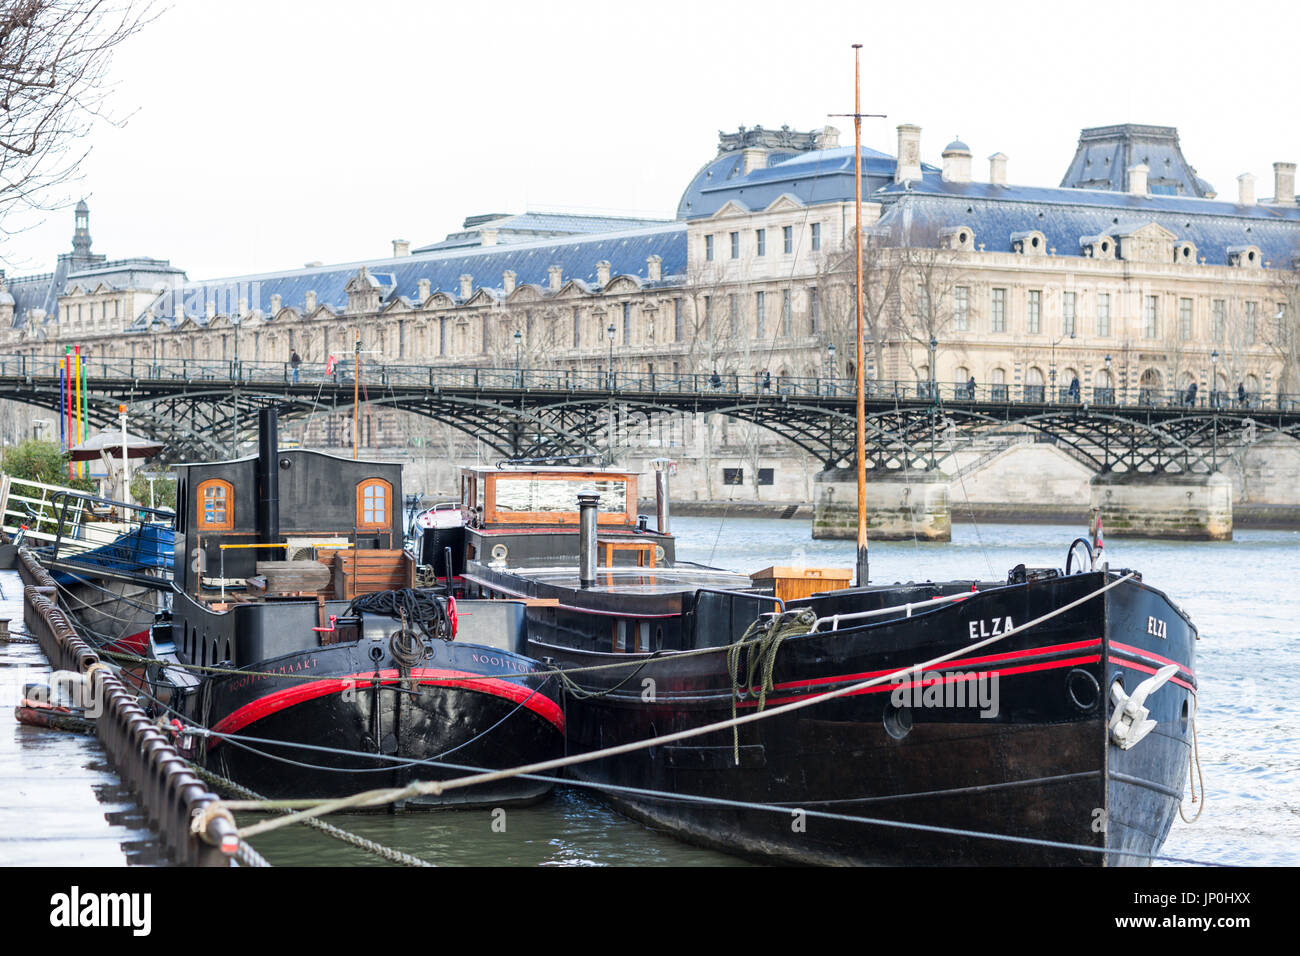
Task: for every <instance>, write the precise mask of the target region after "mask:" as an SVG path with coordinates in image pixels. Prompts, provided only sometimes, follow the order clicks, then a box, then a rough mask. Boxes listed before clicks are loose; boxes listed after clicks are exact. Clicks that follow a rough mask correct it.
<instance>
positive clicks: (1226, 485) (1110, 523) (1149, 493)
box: [1090, 471, 1232, 541]
mask: <svg viewBox="0 0 1300 956" xmlns="http://www.w3.org/2000/svg"><path fill="white" fill-rule="evenodd" d="M1090 487H1091V506H1092V508H1093V509H1095V510H1097V511H1099V512H1100V513H1101V519H1102V530H1103V533H1104V534H1106V535H1109V536H1112V537H1117V538H1118V537H1124V538H1185V539H1188V540H1196V541H1231V540H1232V483H1231V482H1230V481H1229V480H1228V479H1227V478H1226V477H1225V476H1223V475H1221V474H1219V473H1217V472H1215V473H1212V474H1195V475H1188V474H1169V473H1144V472H1112V471H1107V472H1102V473H1100V474H1098V475H1096V476H1095V477H1094V478H1093V479H1092V481H1091V483H1090Z"/></svg>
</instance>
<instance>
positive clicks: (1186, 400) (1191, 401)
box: [1183, 382, 1196, 405]
mask: <svg viewBox="0 0 1300 956" xmlns="http://www.w3.org/2000/svg"><path fill="white" fill-rule="evenodd" d="M1183 404H1185V405H1195V404H1196V383H1195V382H1192V384H1190V385H1188V386H1187V394H1186V395H1185V396H1184V397H1183Z"/></svg>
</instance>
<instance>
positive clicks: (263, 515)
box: [257, 407, 280, 544]
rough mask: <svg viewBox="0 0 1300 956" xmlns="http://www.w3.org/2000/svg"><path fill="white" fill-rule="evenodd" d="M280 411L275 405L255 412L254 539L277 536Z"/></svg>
mask: <svg viewBox="0 0 1300 956" xmlns="http://www.w3.org/2000/svg"><path fill="white" fill-rule="evenodd" d="M278 431H279V413H278V412H277V411H276V409H275V408H274V407H272V408H263V409H262V410H261V411H259V412H258V413H257V541H258V543H259V544H274V543H275V542H277V541H279V540H280V461H279V459H280V445H279V441H278V439H277V433H278Z"/></svg>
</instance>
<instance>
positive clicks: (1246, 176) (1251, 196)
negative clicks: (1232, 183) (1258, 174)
mask: <svg viewBox="0 0 1300 956" xmlns="http://www.w3.org/2000/svg"><path fill="white" fill-rule="evenodd" d="M1237 205H1238V206H1253V205H1255V174H1254V173H1242V174H1241V175H1240V176H1238V177H1237Z"/></svg>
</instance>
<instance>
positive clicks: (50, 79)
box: [0, 0, 158, 235]
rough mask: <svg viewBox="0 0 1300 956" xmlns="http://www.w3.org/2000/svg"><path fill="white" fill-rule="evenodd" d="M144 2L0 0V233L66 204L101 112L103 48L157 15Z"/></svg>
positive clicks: (107, 56) (117, 121)
mask: <svg viewBox="0 0 1300 956" xmlns="http://www.w3.org/2000/svg"><path fill="white" fill-rule="evenodd" d="M157 15H158V14H157V11H156V9H155V7H154V4H153V2H152V0H144V2H143V3H141V2H139V0H3V3H2V4H0V235H12V234H14V233H15V232H18V231H21V227H19V226H17V225H15V222H16V219H17V218H18V217H19V216H20V214H21V213H24V212H29V211H32V210H39V211H48V210H51V209H57V208H59V207H60V206H63V205H66V204H67V203H68V202H69V201H70V200H71V196H70V195H69V194H68V193H67V192H66V188H65V187H67V186H69V185H70V184H71V183H73V182H75V181H76V179H77V175H78V168H79V167H80V165H81V162H82V160H84V159H85V157H86V154H87V153H88V152H89V147H88V146H84V145H83V140H84V139H85V138H86V136H87V135H88V134H89V133H90V131H91V130H92V129H93V128H94V127H95V125H96V124H97V123H100V122H106V123H110V124H112V125H121V124H122V123H123V122H124V121H125V119H124V118H123V117H120V116H115V115H113V114H111V113H109V112H108V111H107V109H106V106H107V101H108V97H109V95H110V93H111V92H112V89H113V85H112V84H111V83H110V81H109V68H110V66H111V64H112V59H113V53H114V52H115V51H116V50H117V48H118V47H120V46H121V45H122V43H124V42H125V41H126V40H128V39H129V38H130V37H132V36H134V35H135V34H136V33H138V32H139V31H140V30H141V29H143V28H144V27H145V26H146V25H147V24H148V23H150V22H152V21H153V20H154V19H155V18H156V17H157Z"/></svg>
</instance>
